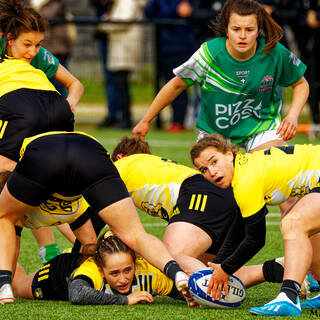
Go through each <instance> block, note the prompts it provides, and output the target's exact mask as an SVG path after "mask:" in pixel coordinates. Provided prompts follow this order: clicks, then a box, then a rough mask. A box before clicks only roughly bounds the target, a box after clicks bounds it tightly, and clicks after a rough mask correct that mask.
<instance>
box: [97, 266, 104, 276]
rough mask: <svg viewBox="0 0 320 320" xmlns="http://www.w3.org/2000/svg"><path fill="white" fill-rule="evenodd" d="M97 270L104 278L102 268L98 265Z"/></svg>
mask: <svg viewBox="0 0 320 320" xmlns="http://www.w3.org/2000/svg"><path fill="white" fill-rule="evenodd" d="M98 270H99V272H100V274H101V276H102V278H104V273H103V270H102V269H101V268H100V267H98Z"/></svg>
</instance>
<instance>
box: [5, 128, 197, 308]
mask: <svg viewBox="0 0 320 320" xmlns="http://www.w3.org/2000/svg"><path fill="white" fill-rule="evenodd" d="M55 193H59V194H61V195H63V196H67V197H77V196H78V197H79V196H80V195H82V196H83V197H84V198H85V200H86V201H87V202H88V204H89V205H90V206H91V207H92V208H93V209H94V210H96V211H97V212H98V214H99V215H100V217H101V218H102V219H103V220H104V222H105V223H107V224H108V225H109V226H110V228H111V229H112V231H113V232H114V234H115V235H116V236H118V237H119V238H120V239H121V240H122V241H123V242H124V243H125V244H127V245H128V246H129V247H130V248H131V249H133V250H134V251H135V252H137V253H138V254H139V255H141V256H142V257H144V258H145V259H146V260H147V261H149V262H150V263H151V264H152V265H154V266H155V267H157V268H158V269H160V270H161V271H164V273H165V274H166V275H167V276H168V277H169V278H171V279H172V280H174V281H175V285H176V287H177V288H178V289H179V290H182V291H183V293H185V294H188V291H187V285H188V276H187V274H185V273H184V272H183V271H182V269H181V268H180V267H179V265H178V264H177V263H176V262H175V261H174V260H173V258H172V256H171V255H170V254H169V252H168V250H167V249H166V248H165V246H164V245H163V244H162V242H161V241H160V240H159V239H157V238H156V237H154V236H152V235H150V234H148V233H146V232H145V230H144V228H143V226H142V224H141V221H140V219H139V216H138V214H137V211H136V210H135V207H134V204H133V203H132V200H131V198H130V196H129V194H128V191H127V189H126V187H125V185H124V183H123V181H122V180H121V178H120V176H119V173H118V171H117V170H116V168H115V166H114V165H113V163H112V161H111V159H110V156H109V154H108V152H107V151H106V150H105V149H104V148H103V146H102V145H101V144H100V143H98V142H97V141H96V140H95V139H94V138H92V137H89V136H88V135H86V134H85V133H80V132H77V133H73V132H50V133H47V134H40V135H38V136H35V137H31V138H28V139H25V140H24V144H23V146H22V149H21V158H20V160H19V162H18V164H17V166H16V168H15V170H14V171H13V172H12V174H11V175H10V178H9V179H8V181H7V183H6V185H5V186H4V188H3V190H2V192H1V194H0V251H1V252H2V259H1V260H0V276H1V277H0V301H1V302H2V303H7V302H13V300H14V297H13V294H12V290H11V279H12V271H13V264H14V260H15V249H16V241H15V240H16V239H15V228H14V226H15V224H16V222H17V221H18V220H19V219H22V218H23V216H24V215H25V214H26V213H27V212H30V211H32V209H34V207H37V206H39V205H40V204H41V203H43V202H45V201H46V200H47V199H48V198H50V196H51V195H53V194H55ZM189 302H190V301H189ZM191 303H192V300H191Z"/></svg>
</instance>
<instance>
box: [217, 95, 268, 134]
mask: <svg viewBox="0 0 320 320" xmlns="http://www.w3.org/2000/svg"><path fill="white" fill-rule="evenodd" d="M214 108H215V115H216V119H215V125H216V127H217V128H219V129H221V130H226V129H228V128H230V127H233V126H235V125H236V124H237V123H238V122H239V121H240V120H244V119H247V118H250V117H254V118H256V119H260V118H261V117H260V111H261V108H262V101H260V102H257V101H255V100H254V99H246V100H244V101H238V102H236V103H232V104H231V103H229V104H227V105H224V104H221V103H220V104H218V103H217V104H215V106H214Z"/></svg>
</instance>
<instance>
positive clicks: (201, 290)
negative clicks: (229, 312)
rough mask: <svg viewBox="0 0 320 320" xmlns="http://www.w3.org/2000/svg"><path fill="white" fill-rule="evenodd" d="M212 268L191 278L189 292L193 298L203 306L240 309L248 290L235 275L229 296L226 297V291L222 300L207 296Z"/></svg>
mask: <svg viewBox="0 0 320 320" xmlns="http://www.w3.org/2000/svg"><path fill="white" fill-rule="evenodd" d="M212 271H213V270H212V268H203V269H200V270H198V271H196V272H194V273H193V274H192V275H191V277H190V278H189V285H188V286H189V291H190V294H191V296H192V298H193V299H194V300H195V301H196V302H198V303H199V304H200V305H201V306H203V307H207V308H217V309H231V308H236V307H239V306H240V304H241V303H242V302H243V301H244V299H245V298H246V288H245V287H244V285H243V283H242V281H241V280H240V279H239V278H238V277H236V276H235V275H231V276H230V279H229V282H228V288H229V294H228V295H227V296H226V295H225V292H224V290H223V291H222V294H221V299H220V300H212V298H211V297H210V296H208V295H207V289H208V284H209V281H210V278H211V275H212Z"/></svg>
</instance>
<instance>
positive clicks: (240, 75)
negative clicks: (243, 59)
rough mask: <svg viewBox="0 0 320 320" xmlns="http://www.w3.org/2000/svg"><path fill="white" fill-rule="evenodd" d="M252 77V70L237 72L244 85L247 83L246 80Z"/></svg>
mask: <svg viewBox="0 0 320 320" xmlns="http://www.w3.org/2000/svg"><path fill="white" fill-rule="evenodd" d="M249 75H250V70H241V71H236V76H237V77H238V78H240V82H241V83H242V84H244V83H245V82H246V80H247V79H246V78H247V77H248V76H249Z"/></svg>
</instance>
